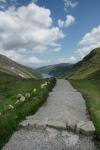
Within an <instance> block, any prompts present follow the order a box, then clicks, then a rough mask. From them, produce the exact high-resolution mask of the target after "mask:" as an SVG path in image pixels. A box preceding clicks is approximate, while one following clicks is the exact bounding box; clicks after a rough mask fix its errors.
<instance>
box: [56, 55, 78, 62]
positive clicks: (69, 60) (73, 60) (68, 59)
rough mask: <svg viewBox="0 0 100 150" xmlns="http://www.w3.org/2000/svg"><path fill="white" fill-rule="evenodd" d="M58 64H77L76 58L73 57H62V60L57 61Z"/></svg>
mask: <svg viewBox="0 0 100 150" xmlns="http://www.w3.org/2000/svg"><path fill="white" fill-rule="evenodd" d="M57 61H58V63H76V62H77V58H76V57H75V56H71V57H69V58H68V57H64V58H60V59H58V60H57Z"/></svg>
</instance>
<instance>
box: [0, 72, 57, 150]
mask: <svg viewBox="0 0 100 150" xmlns="http://www.w3.org/2000/svg"><path fill="white" fill-rule="evenodd" d="M0 76H1V78H0V112H1V115H0V149H1V147H2V146H3V145H4V144H5V143H6V142H7V141H8V140H9V138H10V136H11V135H12V134H13V132H14V131H16V130H17V127H18V125H19V123H20V122H21V121H22V120H24V119H25V117H26V116H28V115H32V114H34V113H35V112H36V111H37V110H38V108H39V107H40V106H41V105H42V104H43V103H44V102H45V101H46V99H47V97H48V94H49V91H51V90H52V88H53V87H54V85H55V82H56V80H55V79H53V78H52V79H43V80H34V79H20V78H18V77H13V76H12V77H11V76H8V75H7V76H6V75H5V74H4V75H1V74H0ZM46 81H47V82H48V85H47V86H46V87H44V88H41V84H43V83H44V82H46ZM34 88H35V89H37V91H36V92H33V89H34ZM27 92H28V93H30V98H26V100H25V101H24V102H20V103H18V104H17V105H15V102H16V100H17V98H16V96H17V95H18V94H19V93H21V94H23V95H25V93H27ZM9 105H12V106H14V109H11V110H9V109H7V108H8V106H9Z"/></svg>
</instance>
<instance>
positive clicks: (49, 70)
mask: <svg viewBox="0 0 100 150" xmlns="http://www.w3.org/2000/svg"><path fill="white" fill-rule="evenodd" d="M72 66H73V64H69V63H61V64H55V65H50V66H44V67H41V68H38V69H37V71H39V72H40V73H42V74H49V75H50V76H55V77H59V76H62V75H64V74H67V72H69V70H70V69H71V68H72Z"/></svg>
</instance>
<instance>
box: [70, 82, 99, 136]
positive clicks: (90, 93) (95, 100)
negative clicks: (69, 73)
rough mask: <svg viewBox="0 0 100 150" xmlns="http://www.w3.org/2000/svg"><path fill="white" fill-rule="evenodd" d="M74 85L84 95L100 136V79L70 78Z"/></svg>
mask: <svg viewBox="0 0 100 150" xmlns="http://www.w3.org/2000/svg"><path fill="white" fill-rule="evenodd" d="M70 82H71V83H72V85H73V86H74V87H75V88H76V89H78V90H79V91H80V92H81V93H82V94H83V96H84V98H85V100H86V104H87V108H88V110H89V113H90V116H91V119H92V120H93V122H94V125H95V127H96V134H97V136H100V80H98V81H97V80H70Z"/></svg>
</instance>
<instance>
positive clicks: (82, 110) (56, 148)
mask: <svg viewBox="0 0 100 150" xmlns="http://www.w3.org/2000/svg"><path fill="white" fill-rule="evenodd" d="M80 121H89V116H88V113H87V111H86V106H85V101H84V99H83V97H82V96H81V94H80V93H79V92H77V91H76V90H75V89H74V88H73V87H72V86H71V85H70V83H69V82H68V81H66V80H63V79H60V80H58V81H57V85H56V86H55V88H54V90H53V91H52V92H51V93H50V96H49V98H48V100H47V102H46V103H45V104H44V105H43V106H42V107H41V108H40V109H39V111H38V112H37V113H36V114H35V115H33V116H29V117H27V118H26V120H25V121H23V122H22V123H21V125H22V127H23V128H22V129H20V130H19V131H17V132H15V133H14V135H13V136H12V137H11V139H10V140H9V142H8V143H7V144H6V145H5V146H4V148H3V150H97V148H96V146H95V145H94V142H93V140H92V137H90V136H89V137H86V136H83V135H77V134H75V133H71V132H68V131H66V130H64V129H63V128H61V129H57V130H56V129H53V128H49V127H47V126H46V125H47V124H48V122H50V123H51V124H52V126H53V125H55V126H56V125H57V126H58V127H61V126H63V127H64V125H65V124H66V125H69V126H71V127H73V126H76V124H77V123H78V122H80ZM57 123H58V124H57ZM30 125H31V127H32V128H29V126H30ZM36 125H37V127H36ZM24 127H25V128H24ZM26 127H28V128H26ZM41 127H42V128H41ZM55 128H56V127H55Z"/></svg>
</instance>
